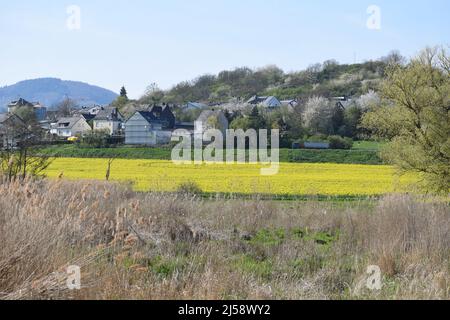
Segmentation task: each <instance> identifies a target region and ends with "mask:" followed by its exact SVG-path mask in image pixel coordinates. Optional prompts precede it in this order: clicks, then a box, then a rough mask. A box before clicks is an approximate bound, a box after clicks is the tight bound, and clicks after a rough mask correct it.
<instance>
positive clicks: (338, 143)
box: [328, 136, 353, 150]
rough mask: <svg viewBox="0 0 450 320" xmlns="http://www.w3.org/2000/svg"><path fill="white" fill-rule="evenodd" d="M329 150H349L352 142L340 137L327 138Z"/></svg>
mask: <svg viewBox="0 0 450 320" xmlns="http://www.w3.org/2000/svg"><path fill="white" fill-rule="evenodd" d="M328 141H329V142H330V148H331V149H343V150H350V149H351V148H353V140H352V139H350V138H342V137H340V136H330V137H329V138H328Z"/></svg>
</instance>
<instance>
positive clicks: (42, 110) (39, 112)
mask: <svg viewBox="0 0 450 320" xmlns="http://www.w3.org/2000/svg"><path fill="white" fill-rule="evenodd" d="M24 107H25V108H30V109H33V112H34V114H35V116H36V120H37V121H44V120H45V119H46V117H47V108H46V107H44V106H43V105H41V104H40V103H39V102H28V101H27V100H25V99H22V98H20V99H19V100H16V101H12V102H11V103H9V104H8V113H15V112H16V111H17V109H19V108H24Z"/></svg>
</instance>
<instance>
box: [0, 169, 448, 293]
mask: <svg viewBox="0 0 450 320" xmlns="http://www.w3.org/2000/svg"><path fill="white" fill-rule="evenodd" d="M87 169H88V168H87ZM0 194H1V195H2V196H1V197H0V241H1V243H2V245H1V247H0V299H450V289H449V288H450V250H449V248H450V210H449V207H448V204H446V203H443V202H435V201H434V200H433V199H432V198H421V197H413V196H406V195H395V196H386V197H384V198H382V199H380V200H377V201H374V202H372V203H371V205H367V202H356V203H352V205H351V206H349V205H347V203H346V202H343V203H342V204H341V205H339V206H335V205H334V204H333V203H329V202H315V201H308V202H288V203H285V202H272V201H261V200H258V199H256V198H255V199H250V200H242V199H241V200H239V199H234V200H224V199H220V198H216V199H210V200H208V201H205V200H201V199H199V198H196V197H193V196H189V195H183V194H161V193H136V192H134V191H132V190H131V189H127V188H125V187H124V186H123V185H119V184H115V183H106V182H93V181H77V182H70V181H67V180H64V179H57V180H37V181H33V180H26V181H19V180H17V181H15V182H12V183H8V182H3V183H0ZM69 265H77V266H79V267H81V290H75V291H69V290H68V287H67V273H66V271H67V267H68V266H69ZM371 265H376V266H379V268H380V269H381V272H382V273H381V275H382V278H381V284H382V287H381V290H369V289H368V288H367V287H366V283H367V280H368V274H367V273H366V272H367V268H368V266H371Z"/></svg>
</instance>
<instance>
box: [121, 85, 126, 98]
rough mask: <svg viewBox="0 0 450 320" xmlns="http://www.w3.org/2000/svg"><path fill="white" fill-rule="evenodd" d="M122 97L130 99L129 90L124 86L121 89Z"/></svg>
mask: <svg viewBox="0 0 450 320" xmlns="http://www.w3.org/2000/svg"><path fill="white" fill-rule="evenodd" d="M120 96H121V97H123V98H127V99H128V93H127V89H125V87H124V86H123V87H122V88H121V89H120Z"/></svg>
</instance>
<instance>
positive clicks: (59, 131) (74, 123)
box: [50, 116, 92, 138]
mask: <svg viewBox="0 0 450 320" xmlns="http://www.w3.org/2000/svg"><path fill="white" fill-rule="evenodd" d="M90 131H92V128H91V126H90V125H89V124H88V123H87V121H86V119H84V118H83V117H81V116H80V117H71V118H61V119H59V120H58V122H57V123H55V124H53V125H52V128H51V130H50V133H51V134H55V135H57V136H58V137H64V138H69V137H73V136H77V135H83V134H85V133H88V132H90Z"/></svg>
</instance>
